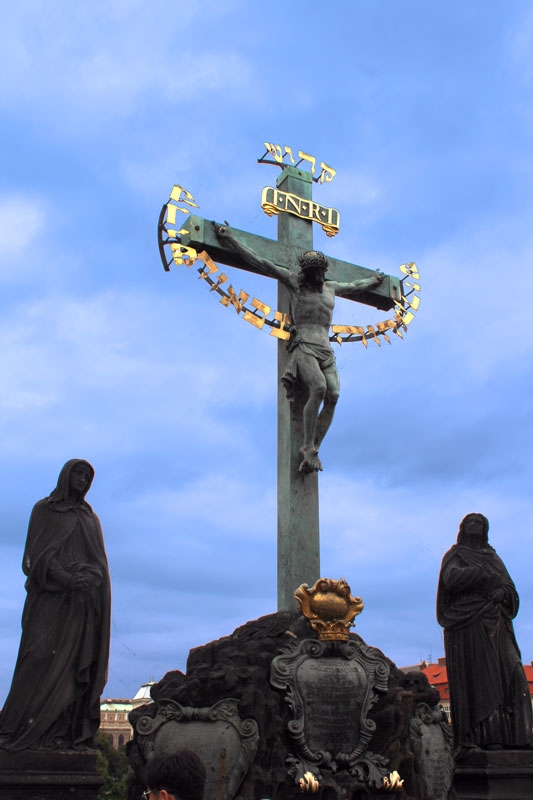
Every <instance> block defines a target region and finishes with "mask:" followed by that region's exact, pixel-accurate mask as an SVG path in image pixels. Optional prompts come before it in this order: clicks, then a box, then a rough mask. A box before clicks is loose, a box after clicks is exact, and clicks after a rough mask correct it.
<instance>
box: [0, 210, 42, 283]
mask: <svg viewBox="0 0 533 800" xmlns="http://www.w3.org/2000/svg"><path fill="white" fill-rule="evenodd" d="M47 217H48V214H47V210H46V206H45V203H44V202H43V201H42V200H41V199H39V198H34V197H32V196H31V195H22V194H12V195H4V196H3V197H0V280H5V281H8V282H12V281H14V282H17V281H18V280H20V279H24V274H25V273H27V271H28V261H29V260H30V258H31V256H32V255H33V252H34V250H33V248H35V247H36V245H37V244H38V242H39V237H40V236H41V234H42V232H43V231H44V228H45V225H46V221H47ZM24 262H25V263H24Z"/></svg>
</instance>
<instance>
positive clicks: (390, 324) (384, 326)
mask: <svg viewBox="0 0 533 800" xmlns="http://www.w3.org/2000/svg"><path fill="white" fill-rule="evenodd" d="M395 324H396V323H395V322H394V320H393V319H387V320H385V322H378V323H377V324H376V328H377V329H378V334H379V335H380V336H383V338H384V339H385V341H386V342H388V343H389V344H390V343H391V341H390V337H389V336H387V334H386V333H385V331H388V330H390V329H391V328H394V326H395Z"/></svg>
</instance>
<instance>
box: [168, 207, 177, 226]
mask: <svg viewBox="0 0 533 800" xmlns="http://www.w3.org/2000/svg"><path fill="white" fill-rule="evenodd" d="M177 210H178V207H177V206H175V205H174V204H173V203H167V224H170V225H175V224H176V211H177Z"/></svg>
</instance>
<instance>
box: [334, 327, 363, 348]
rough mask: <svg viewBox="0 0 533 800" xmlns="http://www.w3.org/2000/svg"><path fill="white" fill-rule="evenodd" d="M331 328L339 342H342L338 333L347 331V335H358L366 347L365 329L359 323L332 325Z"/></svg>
mask: <svg viewBox="0 0 533 800" xmlns="http://www.w3.org/2000/svg"><path fill="white" fill-rule="evenodd" d="M331 330H332V331H333V333H334V334H337V335H336V337H335V338H336V339H337V341H338V343H339V344H340V343H341V342H342V339H341V337H340V336H339V335H338V334H339V333H347V334H348V335H349V336H360V337H361V340H362V342H363V344H364V346H365V347H366V336H365V329H364V328H362V327H361V326H360V325H332V326H331Z"/></svg>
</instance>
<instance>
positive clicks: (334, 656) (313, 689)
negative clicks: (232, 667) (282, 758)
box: [270, 639, 389, 788]
mask: <svg viewBox="0 0 533 800" xmlns="http://www.w3.org/2000/svg"><path fill="white" fill-rule="evenodd" d="M388 676H389V664H388V662H387V660H386V658H385V657H384V656H383V654H382V653H380V651H379V650H377V649H375V648H373V647H368V646H367V645H365V644H363V643H362V642H359V641H355V640H350V641H348V642H339V641H326V642H319V641H316V640H314V639H305V640H303V641H301V642H299V643H295V644H294V645H290V646H289V647H287V648H286V649H285V652H284V653H282V654H281V655H279V656H276V658H274V660H273V661H272V667H271V675H270V683H271V685H272V686H273V687H274V688H275V689H280V690H281V691H284V692H285V700H286V702H287V703H288V704H289V706H290V708H291V710H292V715H293V719H292V720H291V721H290V722H289V723H288V732H289V735H290V737H291V740H292V743H293V747H294V755H291V756H290V757H289V758H288V763H289V764H290V765H291V766H290V769H289V772H290V774H291V776H292V777H293V778H294V780H295V782H296V783H298V782H299V781H300V779H301V778H303V776H304V774H305V773H306V772H308V771H310V772H312V773H313V774H314V775H315V777H316V778H317V779H320V777H321V776H320V772H319V770H320V769H326V770H330V771H332V772H335V771H336V770H337V769H344V770H347V771H348V772H349V773H350V774H351V775H353V776H355V777H357V778H358V779H359V780H360V781H361V782H363V783H367V784H369V785H370V786H372V787H375V788H378V787H380V786H381V785H382V781H383V778H384V777H385V776H386V775H387V772H388V770H387V765H388V764H387V759H386V758H384V757H383V756H381V755H377V754H373V753H371V752H370V751H368V749H367V748H368V745H369V743H370V741H371V739H372V736H373V734H374V731H375V727H376V726H375V722H373V721H372V720H371V719H369V717H368V713H369V711H370V709H371V708H372V706H373V705H374V704H375V703H376V702H377V700H378V697H379V693H385V692H386V691H387V679H388Z"/></svg>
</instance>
